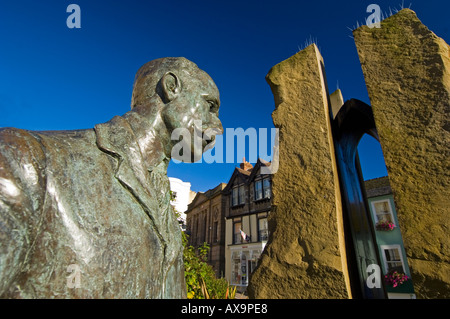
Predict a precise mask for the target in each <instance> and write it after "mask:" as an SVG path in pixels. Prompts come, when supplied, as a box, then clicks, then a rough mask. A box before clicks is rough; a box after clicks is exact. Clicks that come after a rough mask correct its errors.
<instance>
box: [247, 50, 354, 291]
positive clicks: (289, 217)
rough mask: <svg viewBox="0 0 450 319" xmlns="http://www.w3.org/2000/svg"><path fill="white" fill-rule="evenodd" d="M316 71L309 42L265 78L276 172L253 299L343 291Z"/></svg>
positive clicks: (335, 190) (335, 192)
mask: <svg viewBox="0 0 450 319" xmlns="http://www.w3.org/2000/svg"><path fill="white" fill-rule="evenodd" d="M323 68H324V66H323V59H322V57H321V55H320V53H319V50H318V49H317V47H316V45H314V44H313V45H310V46H309V47H307V48H306V49H304V50H303V51H300V52H298V53H297V54H295V55H294V56H292V57H291V58H289V59H287V60H285V61H283V62H281V63H279V64H277V65H275V66H274V67H273V68H272V69H271V70H270V72H269V74H268V75H267V78H266V79H267V81H268V83H269V85H270V87H271V89H272V92H273V94H274V97H275V107H276V109H275V111H274V112H273V115H272V117H273V122H274V125H275V127H278V128H279V130H280V139H279V169H278V171H277V173H276V174H275V175H274V176H273V187H272V190H273V205H272V211H271V215H270V217H269V230H270V239H269V242H268V244H267V246H266V248H265V251H264V253H263V255H262V257H261V259H260V262H259V265H258V268H257V269H256V270H255V271H254V273H253V274H252V277H251V282H250V285H249V288H248V291H249V295H250V297H252V298H348V297H349V296H350V290H349V288H348V287H349V285H348V276H347V274H346V269H347V267H346V264H345V263H346V262H345V260H346V258H345V251H344V247H345V245H344V237H343V229H342V227H343V226H342V218H341V216H342V212H341V204H340V198H341V196H340V191H339V182H338V179H337V178H338V177H337V173H336V163H335V156H334V148H333V139H332V136H331V128H330V117H331V116H332V115H331V108H330V102H329V98H328V96H329V95H328V90H327V87H326V79H325V74H324V71H323ZM312 150H314V151H312Z"/></svg>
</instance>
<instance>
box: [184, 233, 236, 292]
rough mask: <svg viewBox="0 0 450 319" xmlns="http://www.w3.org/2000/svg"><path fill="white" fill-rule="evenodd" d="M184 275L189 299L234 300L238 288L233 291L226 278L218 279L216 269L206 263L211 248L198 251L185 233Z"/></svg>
mask: <svg viewBox="0 0 450 319" xmlns="http://www.w3.org/2000/svg"><path fill="white" fill-rule="evenodd" d="M182 236H183V246H184V256H183V257H184V258H183V259H184V275H185V280H186V288H187V297H188V299H234V295H235V293H236V288H234V289H231V287H230V285H229V284H228V282H227V280H226V279H225V278H216V275H215V272H214V269H213V268H212V267H211V266H210V265H208V264H207V263H206V257H207V255H208V252H209V246H208V244H206V243H203V245H202V246H200V247H199V248H198V249H195V248H194V247H193V246H190V245H189V244H188V235H186V234H185V233H184V232H183V235H182Z"/></svg>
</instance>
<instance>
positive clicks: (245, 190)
mask: <svg viewBox="0 0 450 319" xmlns="http://www.w3.org/2000/svg"><path fill="white" fill-rule="evenodd" d="M268 165H270V163H268V162H265V161H263V160H260V159H259V160H258V162H257V163H256V164H255V167H253V166H252V165H251V164H250V163H248V162H246V161H245V159H244V162H243V163H242V164H241V165H240V167H237V168H235V170H234V172H233V175H232V176H231V178H230V180H229V182H228V184H227V187H225V189H224V190H223V197H224V201H223V203H224V212H225V218H226V227H225V229H226V235H225V278H226V279H227V280H228V282H229V283H230V284H231V285H234V286H237V287H238V290H239V291H244V290H245V289H246V287H247V285H248V279H249V275H250V274H251V273H252V272H253V270H254V269H255V268H256V266H257V263H258V260H259V257H260V255H261V253H262V251H263V250H264V247H265V245H266V243H267V240H268V237H269V231H268V223H267V218H268V216H269V213H270V208H271V198H272V189H271V181H272V178H271V175H262V174H261V173H260V169H261V167H262V166H268Z"/></svg>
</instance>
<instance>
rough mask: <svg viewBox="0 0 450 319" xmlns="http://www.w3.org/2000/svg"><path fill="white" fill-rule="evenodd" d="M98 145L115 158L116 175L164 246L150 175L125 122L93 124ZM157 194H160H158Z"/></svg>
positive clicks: (161, 225) (118, 118)
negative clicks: (145, 214)
mask: <svg viewBox="0 0 450 319" xmlns="http://www.w3.org/2000/svg"><path fill="white" fill-rule="evenodd" d="M95 132H96V135H97V146H98V147H99V148H100V149H101V150H102V151H104V152H105V153H106V154H108V155H109V156H112V157H114V158H115V159H116V160H117V167H116V171H115V177H116V178H117V179H118V181H119V182H120V183H121V184H122V185H123V186H124V187H125V188H126V189H127V190H128V191H129V192H130V193H131V194H132V195H133V196H134V197H135V198H136V199H137V200H138V202H139V204H140V205H141V206H142V208H143V210H144V211H145V212H146V213H147V215H148V216H149V217H150V220H151V221H152V223H153V224H154V226H155V230H156V231H157V234H158V237H159V238H160V240H161V242H162V243H163V244H164V246H165V242H166V241H165V239H164V237H163V235H162V233H161V230H162V229H163V224H162V221H161V216H160V214H158V212H159V210H160V207H159V204H158V198H160V197H161V196H160V194H156V192H155V189H154V187H153V185H152V183H151V180H150V174H149V172H148V171H147V169H146V168H145V166H144V163H143V157H142V154H141V150H140V148H139V145H138V143H137V140H136V137H135V135H134V133H133V131H132V129H131V127H130V125H129V124H128V122H127V121H126V120H125V119H124V118H122V117H120V116H115V117H114V118H113V119H112V120H111V121H109V122H107V123H103V124H97V125H96V126H95ZM158 195H159V197H158Z"/></svg>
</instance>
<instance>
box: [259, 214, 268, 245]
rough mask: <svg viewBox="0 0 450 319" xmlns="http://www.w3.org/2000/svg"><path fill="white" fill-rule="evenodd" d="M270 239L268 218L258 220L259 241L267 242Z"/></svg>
mask: <svg viewBox="0 0 450 319" xmlns="http://www.w3.org/2000/svg"><path fill="white" fill-rule="evenodd" d="M268 239H269V227H268V225H267V218H260V219H258V241H267V240H268Z"/></svg>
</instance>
